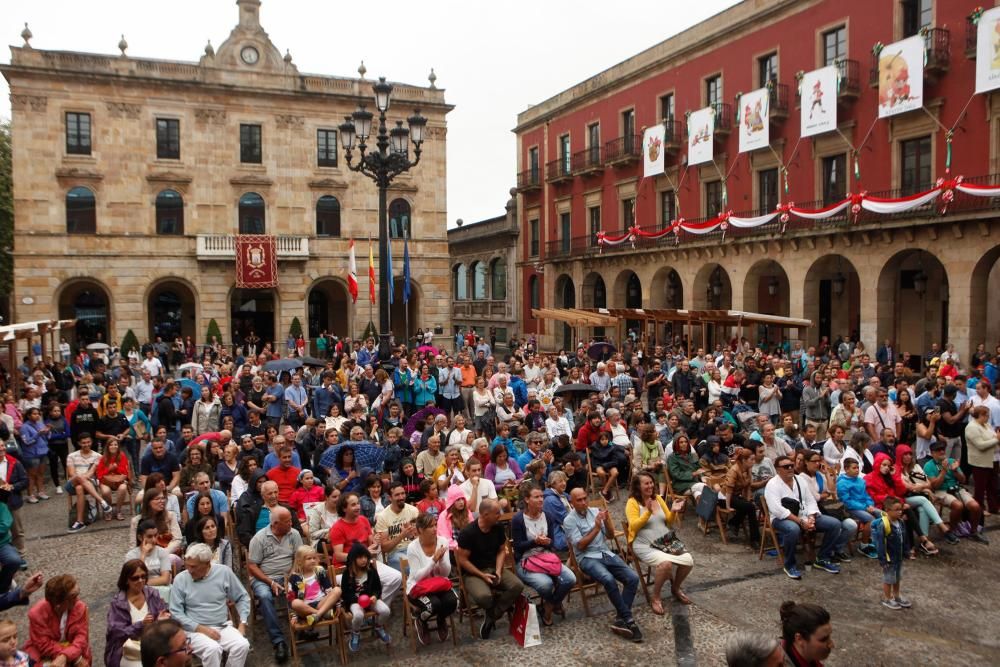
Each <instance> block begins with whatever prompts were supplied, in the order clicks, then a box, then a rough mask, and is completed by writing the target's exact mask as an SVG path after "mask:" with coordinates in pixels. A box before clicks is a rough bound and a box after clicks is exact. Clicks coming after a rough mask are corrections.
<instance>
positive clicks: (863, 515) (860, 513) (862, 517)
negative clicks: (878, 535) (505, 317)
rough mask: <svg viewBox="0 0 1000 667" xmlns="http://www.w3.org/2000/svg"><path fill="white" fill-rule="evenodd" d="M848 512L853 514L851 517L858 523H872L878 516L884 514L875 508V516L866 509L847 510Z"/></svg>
mask: <svg viewBox="0 0 1000 667" xmlns="http://www.w3.org/2000/svg"><path fill="white" fill-rule="evenodd" d="M847 513H848V514H850V515H851V518H852V519H854V520H855V521H857V522H858V523H871V522H872V521H874V520H875V519H876V518H877V517H879V516H882V512H880V511H879V510H875V516H872V515H871V514H869V513H868V512H866V511H865V510H847Z"/></svg>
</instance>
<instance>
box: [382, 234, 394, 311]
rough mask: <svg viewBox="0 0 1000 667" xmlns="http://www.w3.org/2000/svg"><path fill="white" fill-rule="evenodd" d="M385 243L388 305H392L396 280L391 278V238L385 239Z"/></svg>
mask: <svg viewBox="0 0 1000 667" xmlns="http://www.w3.org/2000/svg"><path fill="white" fill-rule="evenodd" d="M386 245H387V246H389V257H388V258H386V264H385V272H386V278H387V279H388V282H389V305H392V301H393V292H394V291H395V290H396V282H395V281H394V280H393V279H392V240H391V239H390V240H389V241H387V242H386Z"/></svg>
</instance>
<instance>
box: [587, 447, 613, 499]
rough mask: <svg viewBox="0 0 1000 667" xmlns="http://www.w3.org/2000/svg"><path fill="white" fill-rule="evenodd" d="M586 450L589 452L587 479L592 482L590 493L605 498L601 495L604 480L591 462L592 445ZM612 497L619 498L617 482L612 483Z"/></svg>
mask: <svg viewBox="0 0 1000 667" xmlns="http://www.w3.org/2000/svg"><path fill="white" fill-rule="evenodd" d="M585 451H586V452H587V480H588V482H589V484H590V495H592V496H594V495H596V496H598V497H599V498H602V499H603V498H604V496H603V495H601V489H602V488H603V487H604V482H602V481H601V476H600V475H598V474H597V473H596V472H594V466H593V465H591V463H590V447H588V448H587V449H586V450H585ZM609 474H610V473H609ZM611 498H612V500H618V485H617V484H615V485H612V487H611Z"/></svg>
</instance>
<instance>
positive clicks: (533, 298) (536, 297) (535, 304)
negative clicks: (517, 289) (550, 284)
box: [528, 276, 542, 308]
mask: <svg viewBox="0 0 1000 667" xmlns="http://www.w3.org/2000/svg"><path fill="white" fill-rule="evenodd" d="M528 300H529V302H530V303H531V307H532V308H541V301H542V299H541V295H540V294H539V286H538V276H531V277H530V278H528Z"/></svg>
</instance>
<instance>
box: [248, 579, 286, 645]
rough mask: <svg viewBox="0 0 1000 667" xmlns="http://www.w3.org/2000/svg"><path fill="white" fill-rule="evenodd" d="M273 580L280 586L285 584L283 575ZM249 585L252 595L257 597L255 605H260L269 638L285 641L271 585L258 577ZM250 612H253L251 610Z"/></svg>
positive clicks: (274, 640) (275, 642)
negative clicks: (251, 588)
mask: <svg viewBox="0 0 1000 667" xmlns="http://www.w3.org/2000/svg"><path fill="white" fill-rule="evenodd" d="M274 580H275V581H277V582H278V583H279V584H281V585H282V586H284V585H285V579H284V577H275V578H274ZM251 586H253V595H254V597H255V598H257V605H258V606H259V607H260V613H261V616H263V617H264V625H265V627H267V634H268V636H269V637H270V638H271V643H272V644H277V643H279V642H283V641H285V635H284V633H283V632H282V631H281V621H280V620H279V619H278V612H277V611H275V609H274V593H273V592H272V591H271V587H270V586H268V585H267V584H266V583H264V582H263V581H261V580H260V579H254V580H253V582H252V583H251ZM250 613H253V610H251V612H250Z"/></svg>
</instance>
